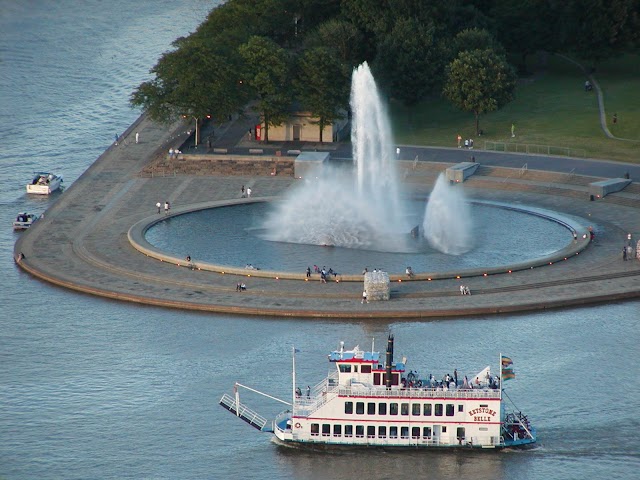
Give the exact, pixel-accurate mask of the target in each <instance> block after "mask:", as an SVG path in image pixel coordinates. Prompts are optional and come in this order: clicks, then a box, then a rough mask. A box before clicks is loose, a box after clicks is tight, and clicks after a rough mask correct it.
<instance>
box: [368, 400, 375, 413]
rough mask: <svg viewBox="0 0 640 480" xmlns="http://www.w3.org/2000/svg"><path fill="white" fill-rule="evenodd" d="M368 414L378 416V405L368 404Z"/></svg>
mask: <svg viewBox="0 0 640 480" xmlns="http://www.w3.org/2000/svg"><path fill="white" fill-rule="evenodd" d="M367 414H368V415H375V414H376V404H375V403H373V402H369V403H367Z"/></svg>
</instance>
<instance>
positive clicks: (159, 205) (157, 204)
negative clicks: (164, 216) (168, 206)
mask: <svg viewBox="0 0 640 480" xmlns="http://www.w3.org/2000/svg"><path fill="white" fill-rule="evenodd" d="M160 207H162V205H161V204H160V202H157V203H156V208H157V209H158V215H160Z"/></svg>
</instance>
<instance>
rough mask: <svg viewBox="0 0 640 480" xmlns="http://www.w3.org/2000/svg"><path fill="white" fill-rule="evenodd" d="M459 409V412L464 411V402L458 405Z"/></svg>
mask: <svg viewBox="0 0 640 480" xmlns="http://www.w3.org/2000/svg"><path fill="white" fill-rule="evenodd" d="M458 411H459V412H464V405H463V404H462V403H461V404H460V405H458Z"/></svg>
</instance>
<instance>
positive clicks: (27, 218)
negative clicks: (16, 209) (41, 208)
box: [13, 212, 40, 230]
mask: <svg viewBox="0 0 640 480" xmlns="http://www.w3.org/2000/svg"><path fill="white" fill-rule="evenodd" d="M38 218H40V217H39V216H38V215H35V214H33V213H26V212H23V213H19V214H18V216H17V217H16V219H15V220H14V221H13V229H14V230H26V229H27V228H29V227H30V226H31V225H32V224H33V222H35V221H36V220H38Z"/></svg>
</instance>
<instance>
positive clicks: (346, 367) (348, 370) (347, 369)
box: [338, 363, 351, 373]
mask: <svg viewBox="0 0 640 480" xmlns="http://www.w3.org/2000/svg"><path fill="white" fill-rule="evenodd" d="M338 367H340V373H351V365H345V364H343V363H341V364H340V365H338Z"/></svg>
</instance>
